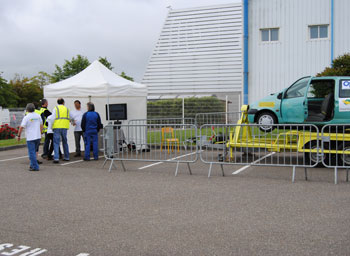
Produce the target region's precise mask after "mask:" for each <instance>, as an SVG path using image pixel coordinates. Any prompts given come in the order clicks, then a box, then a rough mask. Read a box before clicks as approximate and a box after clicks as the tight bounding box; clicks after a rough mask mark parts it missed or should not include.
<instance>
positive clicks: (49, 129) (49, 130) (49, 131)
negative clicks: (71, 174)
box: [46, 115, 62, 160]
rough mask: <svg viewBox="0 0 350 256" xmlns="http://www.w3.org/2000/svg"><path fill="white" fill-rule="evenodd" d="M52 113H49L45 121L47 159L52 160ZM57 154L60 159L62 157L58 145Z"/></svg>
mask: <svg viewBox="0 0 350 256" xmlns="http://www.w3.org/2000/svg"><path fill="white" fill-rule="evenodd" d="M53 119H54V118H53V115H49V116H48V117H47V118H46V121H47V137H48V140H49V142H48V144H49V145H48V151H47V152H48V154H47V160H53V156H52V153H53V130H52V125H53V122H54V120H53ZM59 155H60V159H61V158H62V151H61V146H60V147H59Z"/></svg>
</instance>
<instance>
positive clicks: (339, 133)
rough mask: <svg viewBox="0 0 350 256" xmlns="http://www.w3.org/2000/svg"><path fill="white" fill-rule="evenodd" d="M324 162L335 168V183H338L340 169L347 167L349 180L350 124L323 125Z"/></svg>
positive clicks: (347, 179) (347, 178)
mask: <svg viewBox="0 0 350 256" xmlns="http://www.w3.org/2000/svg"><path fill="white" fill-rule="evenodd" d="M321 136H322V154H321V157H322V163H323V165H324V166H326V167H328V168H334V184H337V183H338V169H346V181H347V182H348V181H349V168H350V125H333V124H330V125H326V126H324V127H322V130H321Z"/></svg>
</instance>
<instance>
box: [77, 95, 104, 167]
mask: <svg viewBox="0 0 350 256" xmlns="http://www.w3.org/2000/svg"><path fill="white" fill-rule="evenodd" d="M87 109H88V112H85V113H84V115H83V118H82V120H81V129H82V130H83V132H84V139H85V156H84V160H85V161H90V145H91V143H92V148H93V154H94V160H98V132H99V131H100V129H101V128H102V123H101V118H100V115H99V114H98V113H97V112H95V105H94V104H93V103H92V102H89V103H88V104H87Z"/></svg>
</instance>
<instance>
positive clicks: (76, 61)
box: [51, 54, 90, 83]
mask: <svg viewBox="0 0 350 256" xmlns="http://www.w3.org/2000/svg"><path fill="white" fill-rule="evenodd" d="M89 65H90V62H89V60H88V59H87V58H86V57H84V56H81V55H80V54H78V55H77V57H76V58H75V57H73V58H72V60H71V61H68V60H65V62H64V64H63V66H62V67H60V66H58V65H55V66H56V70H55V71H54V72H53V74H52V79H51V82H52V83H56V82H59V81H61V80H64V79H67V78H70V77H71V76H74V75H76V74H78V73H79V72H81V71H83V70H84V69H85V68H87V67H88V66H89Z"/></svg>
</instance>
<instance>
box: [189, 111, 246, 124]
mask: <svg viewBox="0 0 350 256" xmlns="http://www.w3.org/2000/svg"><path fill="white" fill-rule="evenodd" d="M240 117H241V112H213V113H198V114H196V116H195V123H196V125H197V127H200V126H202V125H204V124H235V123H237V121H238V120H239V119H240Z"/></svg>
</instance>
